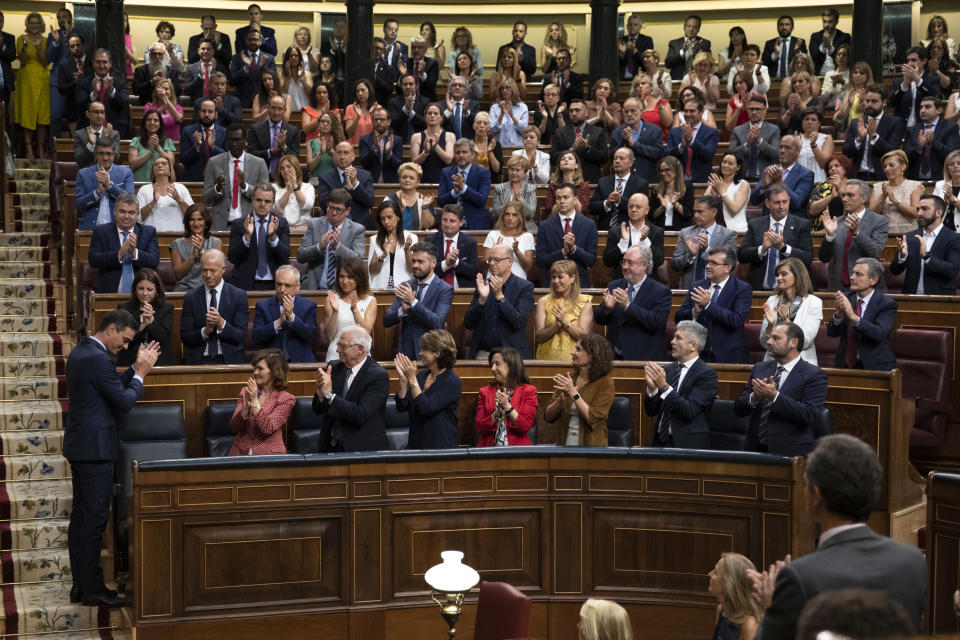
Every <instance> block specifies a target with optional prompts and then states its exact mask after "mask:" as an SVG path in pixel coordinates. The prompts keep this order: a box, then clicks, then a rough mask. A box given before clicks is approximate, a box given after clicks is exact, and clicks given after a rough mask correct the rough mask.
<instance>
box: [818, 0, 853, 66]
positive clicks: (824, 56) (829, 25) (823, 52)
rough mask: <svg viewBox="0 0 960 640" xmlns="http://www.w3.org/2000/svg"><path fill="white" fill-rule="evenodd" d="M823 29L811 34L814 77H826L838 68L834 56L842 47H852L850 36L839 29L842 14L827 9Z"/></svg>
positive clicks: (822, 16) (822, 18)
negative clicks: (838, 24)
mask: <svg viewBox="0 0 960 640" xmlns="http://www.w3.org/2000/svg"><path fill="white" fill-rule="evenodd" d="M821 20H822V22H823V29H822V30H820V31H814V32H813V33H812V34H810V57H811V58H813V66H814V69H815V71H816V73H815V74H814V75H818V76H825V75H827V74H828V73H830V72H831V71H833V70H834V69H835V68H836V66H835V64H834V60H833V56H834V54H835V53H836V52H837V49H839V48H840V46H841V45H844V44H845V45H848V46H849V45H850V34H849V33H844V32H843V31H840V30H839V29H837V23H838V22H839V21H840V13H839V12H838V11H837V10H836V9H834V8H833V7H827V8H826V9H824V10H823V14H821Z"/></svg>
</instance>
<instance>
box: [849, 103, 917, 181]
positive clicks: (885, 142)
mask: <svg viewBox="0 0 960 640" xmlns="http://www.w3.org/2000/svg"><path fill="white" fill-rule="evenodd" d="M903 126H904V125H903V120H902V119H901V118H898V117H896V116H888V115H885V116H883V117H881V118H880V122H878V123H877V136H878V138H877V141H876V142H875V143H870V144H869V145H868V144H867V141H866V140H864V143H863V144H861V145H860V148H859V149H858V148H857V143H856V140H857V121H856V120H854V121H853V122H851V123H850V126H849V127H847V139H846V141H845V142H844V143H843V155H845V156H847V157H848V158H850V159H851V160H853V170H854V172H855V173H856V172H858V171H859V170H860V163H861V162H863V152H864V150H865V149H866V148H867V147H869V148H870V162H871V164H872V166H873V174H872V175H871V176H868V177H867V179H869V180H886V179H887V178H886V176H885V175H884V173H883V166H882V165H881V164H880V158H882V157H883V154H885V153H887V152H888V151H893V150H894V149H899V148H900V141H901V140H902V139H903Z"/></svg>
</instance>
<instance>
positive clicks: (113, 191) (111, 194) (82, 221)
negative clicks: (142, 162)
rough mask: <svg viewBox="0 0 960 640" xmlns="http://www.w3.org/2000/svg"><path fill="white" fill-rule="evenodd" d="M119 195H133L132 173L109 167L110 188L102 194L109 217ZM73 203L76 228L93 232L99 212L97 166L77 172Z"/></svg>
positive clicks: (127, 169) (123, 169) (119, 167)
mask: <svg viewBox="0 0 960 640" xmlns="http://www.w3.org/2000/svg"><path fill="white" fill-rule="evenodd" d="M121 193H133V172H132V171H130V167H124V166H121V165H118V164H115V165H113V166H111V167H110V188H108V189H107V190H106V192H104V194H103V197H104V198H108V199H109V200H110V215H111V216H112V215H113V206H114V204H115V202H116V200H117V196H118V195H120V194H121ZM73 203H74V205H75V206H76V208H77V228H78V229H80V230H81V231H91V230H93V228H94V227H95V226H96V224H97V214H98V213H99V211H100V201H99V200H97V165H91V166H89V167H84V168H83V169H80V171H78V172H77V192H76V194H75V195H74V198H73ZM117 248H118V249H119V247H117Z"/></svg>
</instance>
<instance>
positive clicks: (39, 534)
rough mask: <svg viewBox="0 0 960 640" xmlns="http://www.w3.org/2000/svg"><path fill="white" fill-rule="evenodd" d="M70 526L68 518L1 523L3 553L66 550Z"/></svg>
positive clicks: (0, 534)
mask: <svg viewBox="0 0 960 640" xmlns="http://www.w3.org/2000/svg"><path fill="white" fill-rule="evenodd" d="M69 526H70V521H69V520H67V519H66V518H60V519H49V520H21V521H19V522H0V540H2V542H3V549H2V551H11V550H13V551H20V550H28V549H58V548H66V546H67V528H68V527H69Z"/></svg>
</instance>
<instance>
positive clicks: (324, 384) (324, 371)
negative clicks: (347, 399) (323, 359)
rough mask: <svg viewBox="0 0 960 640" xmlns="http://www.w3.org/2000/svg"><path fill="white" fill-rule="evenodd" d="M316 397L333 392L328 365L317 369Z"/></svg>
mask: <svg viewBox="0 0 960 640" xmlns="http://www.w3.org/2000/svg"><path fill="white" fill-rule="evenodd" d="M316 380H317V395H320V396H322V395H325V394H327V393H330V392H331V391H333V380H332V379H331V378H330V365H329V364H326V365H323V366H322V367H320V368H319V369H317V378H316Z"/></svg>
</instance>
